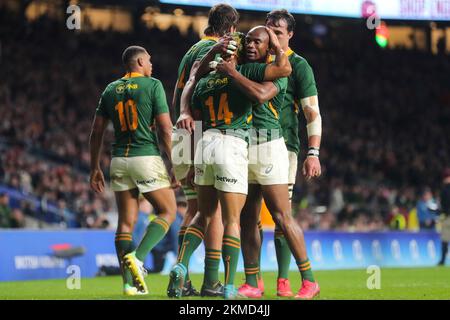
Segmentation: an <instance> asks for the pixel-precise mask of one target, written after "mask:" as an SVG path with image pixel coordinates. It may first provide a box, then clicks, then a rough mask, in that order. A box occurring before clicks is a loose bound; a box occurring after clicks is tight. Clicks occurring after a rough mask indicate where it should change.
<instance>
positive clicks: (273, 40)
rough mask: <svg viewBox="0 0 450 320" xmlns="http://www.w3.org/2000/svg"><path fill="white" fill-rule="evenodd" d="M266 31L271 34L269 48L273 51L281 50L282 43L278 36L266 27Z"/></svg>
mask: <svg viewBox="0 0 450 320" xmlns="http://www.w3.org/2000/svg"><path fill="white" fill-rule="evenodd" d="M266 31H267V33H268V34H269V47H270V49H272V50H273V51H277V50H280V49H281V45H280V41H278V38H277V35H276V34H275V32H273V30H272V29H270V28H267V27H266Z"/></svg>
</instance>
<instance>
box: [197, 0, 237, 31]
mask: <svg viewBox="0 0 450 320" xmlns="http://www.w3.org/2000/svg"><path fill="white" fill-rule="evenodd" d="M238 22H239V13H238V12H237V11H236V9H235V8H233V7H232V6H230V5H229V4H226V3H219V4H216V5H215V6H213V7H212V8H211V10H209V14H208V26H207V27H206V29H205V34H206V35H212V34H215V35H219V36H223V35H225V34H226V33H227V32H229V31H230V28H231V27H236V26H237V24H238Z"/></svg>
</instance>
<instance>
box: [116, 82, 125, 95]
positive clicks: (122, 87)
mask: <svg viewBox="0 0 450 320" xmlns="http://www.w3.org/2000/svg"><path fill="white" fill-rule="evenodd" d="M124 91H125V85H124V84H119V85H118V86H117V87H116V93H118V94H121V93H123V92H124Z"/></svg>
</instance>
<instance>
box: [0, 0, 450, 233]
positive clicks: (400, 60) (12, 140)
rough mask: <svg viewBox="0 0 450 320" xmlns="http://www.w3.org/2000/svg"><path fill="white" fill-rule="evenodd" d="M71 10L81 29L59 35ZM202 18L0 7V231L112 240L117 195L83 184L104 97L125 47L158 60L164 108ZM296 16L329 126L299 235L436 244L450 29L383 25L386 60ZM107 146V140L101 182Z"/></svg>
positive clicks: (302, 198) (439, 24) (122, 5)
mask: <svg viewBox="0 0 450 320" xmlns="http://www.w3.org/2000/svg"><path fill="white" fill-rule="evenodd" d="M74 3H76V4H78V5H79V6H80V7H81V8H82V12H83V13H82V28H81V30H69V29H67V27H66V24H65V21H66V19H67V17H68V16H69V15H68V14H67V13H66V11H65V10H66V8H67V7H68V6H69V5H70V4H74ZM208 9H209V8H206V7H189V6H176V5H165V4H159V3H158V1H144V0H133V1H119V0H115V1H113V0H97V1H93V0H91V1H58V0H53V1H24V0H22V1H8V0H4V1H1V2H0V159H1V161H0V192H1V196H0V206H1V207H0V210H1V212H0V228H28V229H68V228H90V229H91V228H92V229H98V228H106V229H114V226H115V225H116V217H117V214H116V206H115V202H114V198H113V195H112V192H111V191H109V190H108V191H107V192H106V193H105V194H103V195H102V196H95V195H94V193H93V192H92V191H91V190H90V188H89V184H88V172H89V171H88V170H89V154H88V138H89V131H90V126H91V121H92V117H93V115H94V110H95V107H96V105H97V102H98V99H99V96H100V94H101V92H102V90H103V88H104V87H105V86H106V85H107V84H108V83H109V82H110V81H112V80H114V79H116V78H119V77H121V76H122V75H123V71H122V66H121V62H120V56H121V53H122V51H123V49H124V48H125V47H126V46H128V45H131V44H138V45H142V46H144V47H145V48H147V49H148V51H149V52H150V53H151V55H152V63H153V76H154V77H156V78H158V79H160V80H161V81H162V83H163V84H164V87H165V89H166V93H167V99H168V101H169V102H170V101H171V99H172V92H173V86H174V84H175V81H176V75H177V68H178V63H179V61H180V60H181V57H182V56H183V55H184V53H185V52H186V51H187V49H188V48H189V47H190V46H191V45H192V44H193V43H195V42H196V41H198V39H199V38H200V32H201V31H202V30H203V27H204V25H205V22H206V21H205V19H206V14H207V11H208ZM239 12H240V14H241V22H240V25H239V30H241V31H247V30H248V29H249V28H250V27H251V26H254V25H257V24H263V23H264V18H265V12H260V11H245V10H239ZM295 18H296V21H297V28H296V30H295V35H294V38H293V40H292V43H291V47H292V48H293V49H294V50H295V51H296V52H297V53H299V54H300V55H302V56H304V57H305V58H306V59H307V60H308V61H309V63H310V64H311V66H312V68H313V70H314V73H315V78H316V82H317V86H318V91H319V103H320V108H321V113H322V119H323V139H322V148H321V157H320V159H321V163H322V168H323V170H322V171H323V174H322V177H320V178H319V179H316V180H314V181H312V182H305V180H304V179H303V178H302V176H301V172H300V170H299V171H298V177H297V184H296V186H295V190H294V200H293V213H294V215H295V217H296V219H297V221H298V223H299V224H300V225H301V226H302V227H303V229H304V230H305V231H308V230H321V231H326V230H337V231H346V232H354V231H360V232H371V231H387V230H409V231H418V230H419V229H428V230H431V231H433V232H434V231H435V230H436V225H437V226H439V224H438V223H436V222H437V221H438V214H437V213H436V211H435V210H432V209H433V208H435V207H438V204H439V192H440V189H441V186H442V173H443V171H444V169H445V167H447V166H450V56H449V54H450V24H449V23H448V22H443V21H435V22H431V21H411V20H398V21H396V20H389V21H386V23H387V26H388V28H389V32H390V38H389V42H388V46H387V47H386V48H382V47H380V46H379V45H378V44H377V42H376V41H375V30H369V29H368V28H367V26H366V21H365V20H364V19H351V18H337V17H323V16H312V15H298V14H297V15H295ZM300 118H301V122H300V132H301V144H302V148H301V152H300V157H299V164H301V163H302V162H303V159H304V157H305V142H306V132H305V131H306V130H305V121H304V118H303V117H302V116H301V117H300ZM111 140H112V132H109V133H108V136H107V138H106V143H105V148H104V155H103V157H102V160H101V163H102V166H103V169H104V171H105V173H106V176H107V173H108V167H109V162H110V156H109V151H110V150H109V147H107V145H108V144H109V143H110V142H111ZM424 208H425V209H424ZM142 210H143V211H146V212H147V213H149V212H151V210H152V209H151V208H150V207H149V205H146V204H143V207H142ZM422 219H424V220H423V221H422ZM427 219H431V220H433V222H432V223H426V221H425V220H427ZM420 222H423V223H422V226H420Z"/></svg>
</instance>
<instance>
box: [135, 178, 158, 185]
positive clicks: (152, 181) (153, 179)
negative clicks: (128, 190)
mask: <svg viewBox="0 0 450 320" xmlns="http://www.w3.org/2000/svg"><path fill="white" fill-rule="evenodd" d="M155 182H156V178H152V179H147V180H136V184H139V185H141V184H154V183H155Z"/></svg>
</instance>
